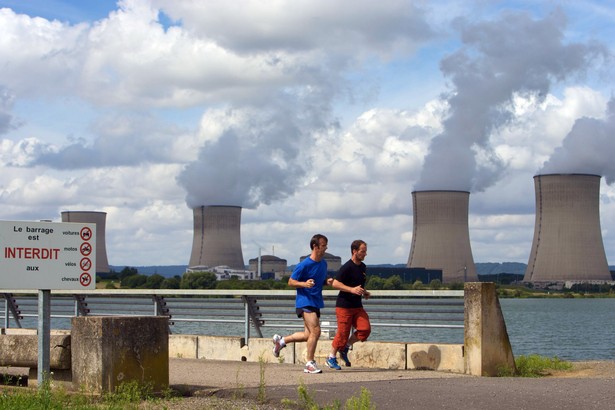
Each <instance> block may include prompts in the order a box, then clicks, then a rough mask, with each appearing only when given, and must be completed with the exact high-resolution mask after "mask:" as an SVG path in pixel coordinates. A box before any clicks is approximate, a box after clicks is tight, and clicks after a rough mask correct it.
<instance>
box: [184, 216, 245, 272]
mask: <svg viewBox="0 0 615 410" xmlns="http://www.w3.org/2000/svg"><path fill="white" fill-rule="evenodd" d="M193 213H194V237H193V240H192V253H191V255H190V264H189V265H188V266H189V268H194V267H197V266H206V267H212V268H213V267H216V266H223V265H225V266H228V267H230V268H233V269H241V270H244V269H245V265H244V261H243V251H242V250H241V233H240V230H241V207H240V206H199V207H196V208H194V209H193Z"/></svg>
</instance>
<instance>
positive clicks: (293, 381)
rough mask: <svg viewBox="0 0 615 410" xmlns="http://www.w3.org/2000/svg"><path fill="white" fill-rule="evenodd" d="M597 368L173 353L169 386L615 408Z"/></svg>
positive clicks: (193, 390) (382, 400)
mask: <svg viewBox="0 0 615 410" xmlns="http://www.w3.org/2000/svg"><path fill="white" fill-rule="evenodd" d="M606 363H607V364H608V366H606V370H603V371H602V372H601V373H600V374H597V375H596V374H588V373H587V372H585V373H579V372H577V373H573V375H574V374H578V375H580V376H579V377H547V378H537V379H533V378H505V377H502V378H500V377H474V376H467V375H459V374H452V373H444V372H433V371H412V370H381V369H360V368H343V370H341V371H334V370H330V369H328V368H325V369H323V373H322V374H305V373H303V366H299V365H289V364H278V363H271V362H270V363H263V364H260V363H248V362H230V361H211V360H197V359H171V360H170V369H169V370H170V384H171V387H173V388H176V389H179V390H183V391H185V392H186V393H188V394H192V395H195V396H198V395H213V394H215V395H216V396H220V397H238V396H245V397H249V398H256V397H257V396H258V394H259V391H260V392H262V391H264V392H265V395H266V397H267V399H268V402H269V403H271V404H272V406H274V407H275V406H279V408H282V406H281V405H280V403H281V400H282V399H284V398H286V399H290V400H294V401H297V400H298V399H299V396H298V393H297V388H298V386H299V385H301V384H303V385H304V386H305V387H306V389H307V390H308V392H309V395H310V397H312V398H313V399H314V400H315V401H316V402H317V403H318V404H319V405H320V406H326V405H332V404H333V403H334V401H335V400H339V401H340V402H341V403H342V404H345V403H346V400H347V399H348V398H351V397H358V396H359V395H360V393H361V387H364V388H366V389H367V390H368V391H369V393H370V394H371V403H372V404H374V405H375V406H376V408H378V409H411V408H416V409H459V408H464V409H476V410H482V409H485V410H486V409H489V410H491V409H497V410H509V409H510V410H523V409H563V410H568V409H569V410H573V409H574V410H577V409H589V410H591V409H610V408H615V362H606Z"/></svg>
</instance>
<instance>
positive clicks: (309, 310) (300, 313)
mask: <svg viewBox="0 0 615 410" xmlns="http://www.w3.org/2000/svg"><path fill="white" fill-rule="evenodd" d="M295 311H296V312H297V317H303V312H307V313H316V317H318V318H320V309H318V308H315V307H314V306H304V307H300V308H297V309H295Z"/></svg>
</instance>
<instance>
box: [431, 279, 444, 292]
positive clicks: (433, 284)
mask: <svg viewBox="0 0 615 410" xmlns="http://www.w3.org/2000/svg"><path fill="white" fill-rule="evenodd" d="M441 288H442V282H441V281H440V279H434V280H432V281H431V282H429V289H432V290H438V289H441Z"/></svg>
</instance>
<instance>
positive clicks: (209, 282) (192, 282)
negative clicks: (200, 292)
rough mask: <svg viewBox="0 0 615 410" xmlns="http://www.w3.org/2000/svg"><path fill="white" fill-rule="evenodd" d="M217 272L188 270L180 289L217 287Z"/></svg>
mask: <svg viewBox="0 0 615 410" xmlns="http://www.w3.org/2000/svg"><path fill="white" fill-rule="evenodd" d="M216 282H217V279H216V274H215V273H213V272H186V273H184V275H183V276H182V279H181V282H180V284H179V287H180V289H215V288H216Z"/></svg>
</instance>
